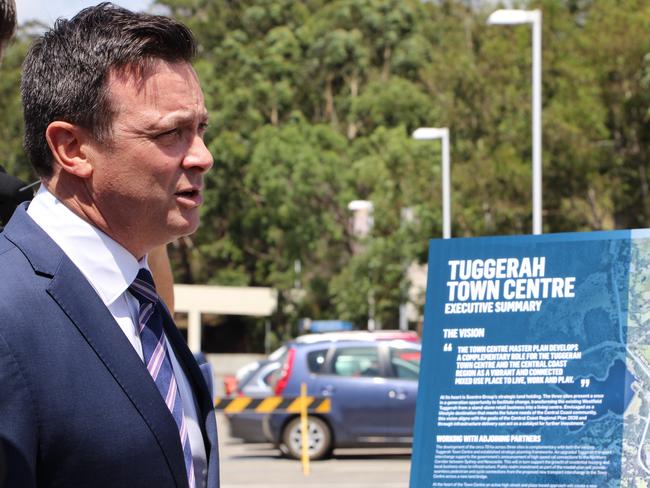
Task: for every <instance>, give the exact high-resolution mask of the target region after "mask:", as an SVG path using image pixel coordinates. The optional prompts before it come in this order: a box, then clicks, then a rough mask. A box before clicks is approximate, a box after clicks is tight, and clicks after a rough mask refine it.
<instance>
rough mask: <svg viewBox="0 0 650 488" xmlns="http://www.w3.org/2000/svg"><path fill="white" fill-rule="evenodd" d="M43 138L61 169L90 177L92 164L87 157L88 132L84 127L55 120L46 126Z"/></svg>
mask: <svg viewBox="0 0 650 488" xmlns="http://www.w3.org/2000/svg"><path fill="white" fill-rule="evenodd" d="M45 138H46V139H47V144H48V145H49V146H50V151H52V156H53V157H54V162H55V163H56V164H58V165H59V167H60V168H61V170H63V171H65V172H66V173H70V174H72V175H74V176H77V177H79V178H84V179H86V178H90V176H91V175H92V172H93V166H92V164H91V162H90V160H89V158H88V152H87V148H88V146H87V144H86V142H87V140H88V134H87V132H86V131H85V130H84V129H82V128H81V127H79V126H77V125H74V124H70V123H69V122H63V121H61V120H56V121H54V122H52V123H51V124H50V125H48V126H47V129H46V130H45Z"/></svg>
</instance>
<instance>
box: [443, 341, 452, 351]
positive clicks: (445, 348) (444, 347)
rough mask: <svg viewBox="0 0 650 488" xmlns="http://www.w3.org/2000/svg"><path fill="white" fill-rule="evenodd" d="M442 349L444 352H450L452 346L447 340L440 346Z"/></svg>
mask: <svg viewBox="0 0 650 488" xmlns="http://www.w3.org/2000/svg"><path fill="white" fill-rule="evenodd" d="M442 350H443V351H444V352H451V351H452V350H453V347H452V345H451V344H450V343H449V342H447V343H446V344H445V345H444V346H442Z"/></svg>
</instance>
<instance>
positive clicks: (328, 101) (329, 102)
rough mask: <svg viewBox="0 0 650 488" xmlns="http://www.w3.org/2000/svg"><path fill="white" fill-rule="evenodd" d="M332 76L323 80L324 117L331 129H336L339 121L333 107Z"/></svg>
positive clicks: (329, 75)
mask: <svg viewBox="0 0 650 488" xmlns="http://www.w3.org/2000/svg"><path fill="white" fill-rule="evenodd" d="M333 81H334V75H331V74H328V75H327V77H326V78H325V117H326V118H327V119H329V121H330V123H331V124H332V126H333V127H335V128H336V127H338V125H339V120H338V117H337V116H336V109H335V107H334V93H333V90H332V82H333Z"/></svg>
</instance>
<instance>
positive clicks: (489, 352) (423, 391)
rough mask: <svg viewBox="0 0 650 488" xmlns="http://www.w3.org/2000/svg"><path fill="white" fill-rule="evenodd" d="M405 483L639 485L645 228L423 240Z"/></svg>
mask: <svg viewBox="0 0 650 488" xmlns="http://www.w3.org/2000/svg"><path fill="white" fill-rule="evenodd" d="M422 341H423V348H422V350H423V357H422V364H421V373H420V383H419V391H418V400H417V413H416V421H415V440H414V446H413V457H412V464H411V482H410V486H411V488H421V487H467V488H469V487H472V488H482V487H493V488H497V487H498V488H523V487H539V488H569V487H570V488H600V487H647V486H648V484H647V480H649V479H650V440H649V437H650V435H649V430H650V389H649V388H648V385H649V384H650V232H649V231H616V232H593V233H575V234H548V235H541V236H518V237H488V238H475V239H449V240H434V241H431V245H430V252H429V275H428V285H427V297H426V306H425V322H424V330H423V338H422Z"/></svg>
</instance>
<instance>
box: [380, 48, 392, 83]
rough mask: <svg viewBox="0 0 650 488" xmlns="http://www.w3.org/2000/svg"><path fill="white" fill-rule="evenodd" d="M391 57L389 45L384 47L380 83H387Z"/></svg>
mask: <svg viewBox="0 0 650 488" xmlns="http://www.w3.org/2000/svg"><path fill="white" fill-rule="evenodd" d="M392 55H393V49H392V48H391V47H390V45H388V44H387V45H386V46H384V64H383V66H382V68H381V81H388V77H389V76H390V61H391V57H392Z"/></svg>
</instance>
